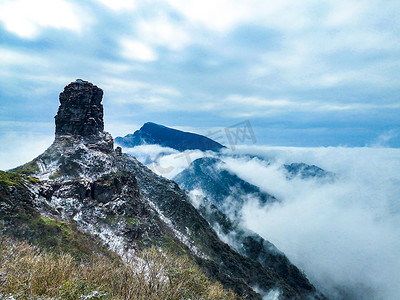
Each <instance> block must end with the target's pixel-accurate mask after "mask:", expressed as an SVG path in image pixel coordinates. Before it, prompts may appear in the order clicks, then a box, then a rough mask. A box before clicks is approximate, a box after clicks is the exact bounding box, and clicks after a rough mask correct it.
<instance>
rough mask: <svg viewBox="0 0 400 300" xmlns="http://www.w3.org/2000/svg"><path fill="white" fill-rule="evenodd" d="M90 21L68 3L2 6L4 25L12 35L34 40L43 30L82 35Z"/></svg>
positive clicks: (50, 0)
mask: <svg viewBox="0 0 400 300" xmlns="http://www.w3.org/2000/svg"><path fill="white" fill-rule="evenodd" d="M88 18H89V17H88V15H87V14H86V13H83V12H82V11H80V13H78V8H77V7H76V6H75V5H74V4H72V3H71V2H68V1H65V0H37V1H31V0H14V1H10V0H4V1H2V3H0V21H1V22H2V23H3V24H4V26H5V28H6V29H7V30H8V31H10V32H12V33H15V34H17V35H18V36H20V37H22V38H34V37H36V36H37V35H38V34H39V33H40V31H41V30H42V29H43V28H56V29H67V30H71V31H75V32H78V33H79V32H80V31H81V30H82V27H83V26H84V24H85V22H86V21H87V20H88ZM85 20H86V21H85Z"/></svg>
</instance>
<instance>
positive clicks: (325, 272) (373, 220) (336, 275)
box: [157, 146, 400, 300]
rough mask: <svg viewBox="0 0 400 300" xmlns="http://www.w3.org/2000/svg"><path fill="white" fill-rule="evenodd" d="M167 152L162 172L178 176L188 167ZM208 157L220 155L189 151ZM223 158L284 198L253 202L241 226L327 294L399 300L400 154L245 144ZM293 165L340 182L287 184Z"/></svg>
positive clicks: (380, 150) (250, 179)
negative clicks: (262, 204)
mask: <svg viewBox="0 0 400 300" xmlns="http://www.w3.org/2000/svg"><path fill="white" fill-rule="evenodd" d="M162 152H163V151H162V149H160V148H158V149H157V153H158V154H159V155H158V160H157V162H158V163H159V165H160V166H162V167H164V168H165V167H167V166H168V167H171V168H172V169H171V172H166V173H165V174H161V173H160V175H162V176H166V177H169V178H172V177H173V176H174V175H175V174H177V172H178V171H179V170H182V169H183V168H184V167H185V166H187V161H185V160H184V159H182V158H184V157H185V156H182V153H176V152H175V153H169V154H166V155H165V156H163V154H162ZM202 155H203V156H204V155H208V156H213V155H214V156H215V154H212V153H208V154H202V153H200V152H199V151H193V152H192V153H191V156H193V159H195V158H196V157H202ZM176 157H177V158H176ZM219 158H222V159H223V160H224V161H225V162H226V168H227V169H228V170H230V171H231V172H233V173H235V174H237V175H238V176H239V177H241V178H242V179H244V180H246V181H248V182H250V183H252V184H254V185H256V186H258V187H259V188H260V189H261V190H263V191H265V192H268V193H270V194H272V195H274V196H276V197H277V198H278V199H279V200H281V202H280V203H276V204H275V205H272V206H268V207H260V206H259V204H258V201H251V200H250V201H248V202H247V203H246V205H245V206H244V207H243V209H242V211H241V214H242V224H243V225H244V226H245V227H247V228H249V229H251V230H253V231H255V232H257V233H259V234H260V235H261V236H263V237H264V238H265V239H266V240H269V241H271V242H272V243H273V244H275V245H276V246H277V247H278V249H279V250H281V251H283V252H284V253H285V254H286V255H287V256H288V257H289V259H290V260H291V261H292V262H293V263H294V264H295V265H297V266H298V267H300V268H301V269H302V270H303V271H304V272H305V273H306V274H307V276H308V278H309V279H310V280H311V281H312V282H313V284H315V285H316V287H317V288H318V289H320V290H321V291H322V292H323V293H325V294H326V295H327V296H328V297H330V298H331V299H388V300H390V299H395V298H396V297H397V296H398V295H399V293H400V290H399V286H400V273H399V272H400V271H399V270H400V261H399V260H398V257H399V255H400V252H399V251H400V250H399V249H400V229H399V227H398V224H399V222H400V201H399V195H400V174H399V172H398V170H399V168H400V150H398V149H390V148H345V147H329V148H295V147H291V148H290V147H255V146H251V147H250V146H242V147H238V148H237V150H236V151H235V152H233V153H232V152H229V150H227V151H226V152H225V153H224V154H223V155H222V156H220V155H219ZM293 162H304V163H307V164H310V165H313V164H314V165H317V166H319V167H322V168H324V169H325V170H327V171H331V172H334V173H335V174H336V177H335V180H334V181H333V182H332V181H324V180H320V179H318V178H309V179H302V178H300V177H295V178H294V179H291V180H289V179H288V178H287V176H286V173H285V171H284V169H283V168H282V165H283V164H289V163H293ZM193 192H196V191H193ZM249 199H251V198H249Z"/></svg>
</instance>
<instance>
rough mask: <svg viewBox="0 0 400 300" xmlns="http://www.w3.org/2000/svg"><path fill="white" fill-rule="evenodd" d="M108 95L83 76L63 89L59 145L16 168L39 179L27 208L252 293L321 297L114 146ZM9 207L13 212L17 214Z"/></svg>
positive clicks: (116, 246) (114, 246)
mask: <svg viewBox="0 0 400 300" xmlns="http://www.w3.org/2000/svg"><path fill="white" fill-rule="evenodd" d="M101 98H102V91H101V90H100V89H99V88H97V87H96V86H94V85H92V84H90V83H88V82H84V81H77V82H74V83H71V84H70V85H68V86H67V87H66V88H65V89H64V92H63V93H61V95H60V102H61V105H60V109H59V111H58V114H57V116H56V138H55V141H54V143H53V144H52V145H51V146H50V147H49V148H48V149H47V150H46V151H45V152H44V153H43V154H41V155H40V156H39V157H37V158H36V159H34V160H33V161H32V162H30V163H27V164H25V165H23V166H21V167H19V168H16V169H14V170H12V171H13V172H14V173H18V174H23V175H29V176H34V177H36V178H38V179H39V180H40V181H38V180H33V181H26V180H25V181H24V185H23V191H24V193H29V198H27V199H25V200H24V199H19V200H20V202H21V201H22V202H23V203H24V207H25V206H27V207H29V210H33V211H35V213H36V214H39V215H41V216H45V217H46V218H50V219H53V220H57V221H59V222H65V223H66V224H70V225H71V226H72V225H73V226H75V227H76V228H77V229H78V230H79V231H80V232H82V233H84V234H87V235H90V236H93V237H96V238H98V239H99V240H101V241H102V243H103V244H104V245H105V246H107V247H108V248H109V249H111V250H113V251H115V252H117V253H119V254H121V255H122V254H124V253H130V254H132V255H134V253H135V251H136V250H140V249H144V248H147V247H149V246H152V245H154V246H156V247H158V248H160V249H170V250H173V251H175V252H178V253H184V254H185V255H188V256H190V257H191V258H192V259H193V260H194V261H196V263H197V264H198V265H199V266H200V267H201V268H202V269H203V270H204V271H205V272H206V273H207V274H208V276H209V277H210V278H211V279H214V280H218V281H220V282H221V283H222V284H223V285H224V286H225V287H226V288H230V289H233V290H234V291H235V292H236V293H238V294H239V295H241V296H242V297H244V298H246V299H261V297H262V295H264V294H265V295H266V294H268V293H269V292H270V291H276V290H278V291H279V294H280V298H281V299H290V298H295V299H304V298H305V297H311V298H318V296H316V292H315V289H314V287H313V286H312V285H311V284H309V283H308V280H307V279H306V278H305V276H303V275H301V274H300V275H299V276H300V278H299V279H298V280H296V278H294V280H292V279H291V280H287V279H286V278H284V277H283V276H282V275H281V274H282V272H280V271H279V270H274V268H273V267H270V266H268V265H267V264H261V263H260V262H259V261H257V260H252V259H250V258H248V257H245V256H242V255H241V254H239V253H237V252H236V251H235V250H234V249H233V248H231V247H230V246H229V245H227V244H225V243H223V242H222V241H221V240H220V239H219V238H218V236H217V234H216V233H215V232H214V231H213V230H212V228H211V227H210V224H209V223H207V221H206V220H205V219H204V218H203V217H202V216H201V215H200V214H199V212H198V211H197V210H196V209H195V208H194V207H193V206H192V204H191V202H190V200H189V198H188V196H187V194H186V193H185V192H184V191H183V190H181V189H180V188H179V187H178V185H177V184H176V183H175V182H174V181H171V180H168V179H165V178H163V177H160V176H158V175H156V174H154V173H153V172H151V171H150V170H149V169H148V168H146V167H145V166H143V165H142V164H141V163H140V162H138V161H137V160H136V159H135V158H134V157H132V156H129V155H126V154H123V153H122V152H121V149H119V148H117V149H116V150H115V151H114V150H113V140H112V138H111V136H110V135H109V134H108V133H106V132H104V131H103V128H104V123H103V108H102V105H101ZM13 189H14V190H13V192H12V195H15V196H14V198H15V197H17V196H18V195H20V194H21V195H23V193H22V192H21V193H19V192H18V189H19V187H18V186H14V187H13ZM21 189H22V188H21ZM6 191H7V193H5V196H4V197H3V198H4V199H3V198H0V202H1V201H3V202H4V203H5V204H4V207H6V206H7V205H8V206H9V205H10V201H11V200H10V197H11V196H10V194H9V191H11V190H10V189H9V188H8V187H7V189H6ZM17 198H18V197H17ZM21 198H22V196H21ZM13 201H15V199H14V200H12V201H11V202H13ZM24 201H25V202H24ZM22 202H21V203H22ZM2 207H3V204H2V203H0V210H1V209H2ZM24 209H25V210H27V209H28V208H24ZM10 211H11V210H9V213H7V214H8V217H7V218H9V219H10V220H13V217H12V216H9V214H12V213H11V212H10ZM0 216H1V213H0ZM7 224H8V225H7V227H3V231H2V232H3V233H6V234H7V233H9V234H12V233H13V232H14V231H15V230H14V229H15V226H13V223H12V222H11V221H10V222H9V223H7ZM26 233H27V231H26V230H25V231H22V233H21V232H19V233H18V234H20V235H21V234H22V235H23V234H26ZM305 283H306V284H305ZM253 287H257V291H259V292H258V293H257V292H255V291H254V290H253Z"/></svg>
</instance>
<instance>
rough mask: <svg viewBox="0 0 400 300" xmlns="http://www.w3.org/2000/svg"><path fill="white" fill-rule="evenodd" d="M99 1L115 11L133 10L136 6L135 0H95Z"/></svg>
mask: <svg viewBox="0 0 400 300" xmlns="http://www.w3.org/2000/svg"><path fill="white" fill-rule="evenodd" d="M97 1H98V2H99V3H101V4H103V5H105V6H107V7H108V8H110V9H112V10H115V11H121V10H123V11H125V10H133V9H135V8H136V5H137V4H136V1H135V0H97Z"/></svg>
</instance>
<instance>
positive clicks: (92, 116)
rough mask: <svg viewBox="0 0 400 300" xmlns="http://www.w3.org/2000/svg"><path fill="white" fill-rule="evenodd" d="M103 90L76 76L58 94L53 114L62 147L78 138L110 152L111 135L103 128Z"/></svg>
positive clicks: (112, 145) (75, 141) (90, 146)
mask: <svg viewBox="0 0 400 300" xmlns="http://www.w3.org/2000/svg"><path fill="white" fill-rule="evenodd" d="M102 99H103V90H102V89H100V88H99V87H97V86H96V85H93V84H92V83H90V82H88V81H84V80H81V79H77V80H76V81H75V82H72V83H70V84H69V85H67V86H66V87H65V88H64V91H63V92H62V93H61V94H60V107H59V108H58V112H57V115H56V116H55V122H56V140H55V142H56V143H61V144H62V147H64V146H68V144H71V143H73V144H76V143H77V141H78V140H81V141H82V143H84V144H85V145H87V146H88V147H89V148H97V149H100V150H101V151H103V152H107V153H110V152H111V151H112V150H113V148H114V142H113V139H112V137H111V135H110V134H109V133H107V132H105V131H104V120H103V117H104V112H103V105H102V104H101V101H102Z"/></svg>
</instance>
